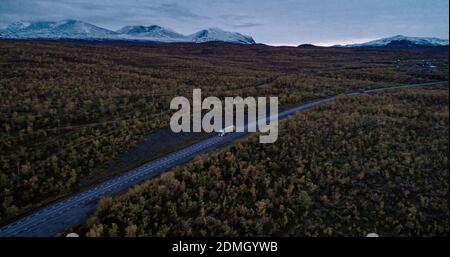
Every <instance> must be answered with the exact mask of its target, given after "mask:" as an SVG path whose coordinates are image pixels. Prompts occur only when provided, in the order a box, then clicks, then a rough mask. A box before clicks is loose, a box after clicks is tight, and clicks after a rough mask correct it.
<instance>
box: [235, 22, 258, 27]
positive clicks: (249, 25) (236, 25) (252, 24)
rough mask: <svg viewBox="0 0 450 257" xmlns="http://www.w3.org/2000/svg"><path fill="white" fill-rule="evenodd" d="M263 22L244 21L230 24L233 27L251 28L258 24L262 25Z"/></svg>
mask: <svg viewBox="0 0 450 257" xmlns="http://www.w3.org/2000/svg"><path fill="white" fill-rule="evenodd" d="M262 25H264V24H262V23H254V22H245V23H242V24H234V25H230V26H231V27H233V28H252V27H258V26H262Z"/></svg>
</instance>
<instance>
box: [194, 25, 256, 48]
mask: <svg viewBox="0 0 450 257" xmlns="http://www.w3.org/2000/svg"><path fill="white" fill-rule="evenodd" d="M188 37H189V38H191V40H192V41H193V42H196V43H204V42H212V41H221V42H230V43H240V44H254V43H255V40H253V38H252V37H250V36H245V35H242V34H240V33H236V32H228V31H224V30H221V29H219V28H209V29H204V30H200V31H199V32H197V33H194V34H192V35H189V36H188Z"/></svg>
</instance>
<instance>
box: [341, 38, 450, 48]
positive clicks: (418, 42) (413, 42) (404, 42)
mask: <svg viewBox="0 0 450 257" xmlns="http://www.w3.org/2000/svg"><path fill="white" fill-rule="evenodd" d="M433 46H448V39H440V38H434V37H407V36H403V35H397V36H393V37H388V38H382V39H378V40H373V41H369V42H366V43H362V44H351V45H345V46H341V47H356V48H380V47H381V48H414V47H433Z"/></svg>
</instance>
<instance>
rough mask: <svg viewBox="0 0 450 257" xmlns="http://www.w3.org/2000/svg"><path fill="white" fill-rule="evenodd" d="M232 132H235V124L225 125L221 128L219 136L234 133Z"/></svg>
mask: <svg viewBox="0 0 450 257" xmlns="http://www.w3.org/2000/svg"><path fill="white" fill-rule="evenodd" d="M232 132H234V126H233V125H232V126H228V127H225V128H223V129H221V130H219V137H223V136H225V135H226V134H228V133H232Z"/></svg>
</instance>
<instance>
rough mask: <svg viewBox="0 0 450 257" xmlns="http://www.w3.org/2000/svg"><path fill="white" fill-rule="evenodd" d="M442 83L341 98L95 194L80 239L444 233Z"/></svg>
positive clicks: (445, 114)
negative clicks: (273, 132) (274, 133)
mask: <svg viewBox="0 0 450 257" xmlns="http://www.w3.org/2000/svg"><path fill="white" fill-rule="evenodd" d="M448 101H449V99H448V88H447V89H428V90H426V89H407V90H401V91H398V92H387V93H383V94H380V95H364V96H359V97H354V98H352V97H343V98H340V99H338V100H337V101H336V102H333V103H329V104H326V105H323V106H320V107H316V108H314V109H312V110H309V111H307V112H306V113H301V114H297V115H296V116H295V117H293V118H290V119H288V120H285V121H283V122H282V123H281V124H280V125H281V127H280V136H279V139H278V141H277V142H276V143H274V144H259V143H258V138H257V136H255V135H254V136H250V137H249V138H247V139H244V140H241V141H239V142H238V143H236V144H234V145H233V146H231V147H229V148H227V149H223V150H220V151H217V152H215V153H210V154H206V155H203V156H200V157H198V158H196V159H195V160H194V161H192V162H190V163H189V164H187V165H185V166H182V167H177V168H175V169H173V170H171V171H170V172H168V173H165V174H163V175H162V176H160V177H159V178H157V179H154V180H151V181H148V182H146V183H144V184H141V185H139V186H136V187H134V188H132V189H131V190H129V192H128V193H126V194H125V195H122V196H118V197H114V198H104V199H102V200H101V202H100V204H99V206H98V208H97V210H96V212H95V214H94V215H93V216H92V217H91V218H89V220H88V221H87V222H86V224H84V225H83V226H82V227H79V228H77V229H76V231H77V232H78V233H81V234H82V235H85V236H365V235H367V234H368V233H372V232H376V233H378V234H380V235H382V236H443V235H448V227H449V205H448V199H449V194H448V192H449V184H448V183H449V166H448V150H449V149H448V139H449V138H448V136H449V130H448V129H449V109H448Z"/></svg>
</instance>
